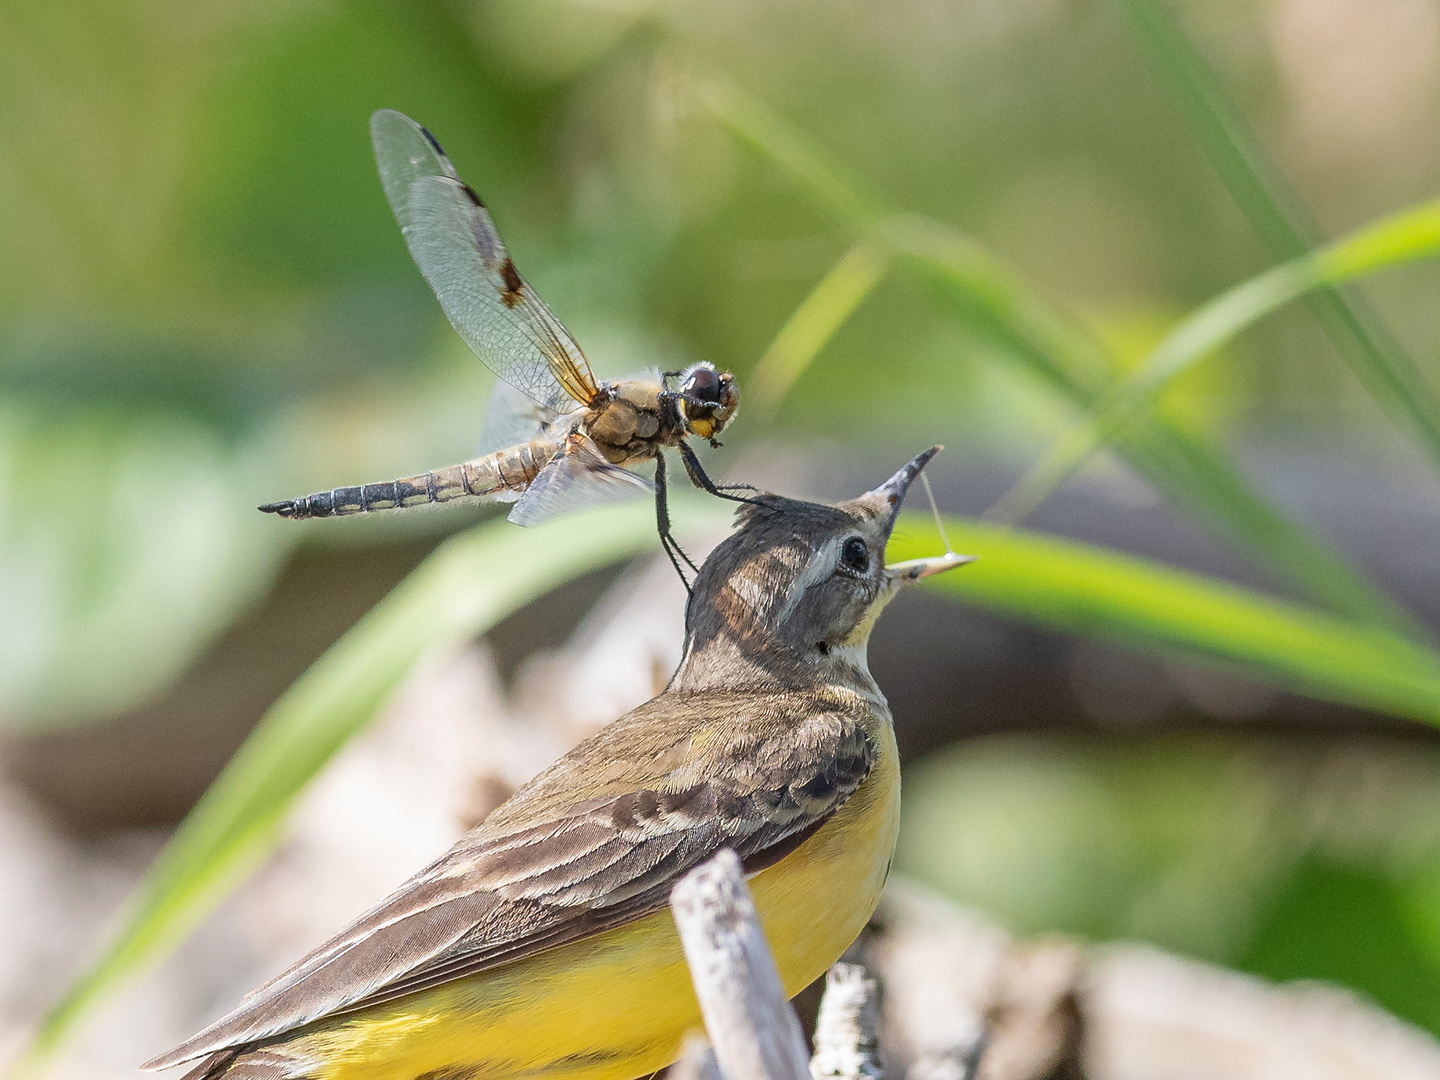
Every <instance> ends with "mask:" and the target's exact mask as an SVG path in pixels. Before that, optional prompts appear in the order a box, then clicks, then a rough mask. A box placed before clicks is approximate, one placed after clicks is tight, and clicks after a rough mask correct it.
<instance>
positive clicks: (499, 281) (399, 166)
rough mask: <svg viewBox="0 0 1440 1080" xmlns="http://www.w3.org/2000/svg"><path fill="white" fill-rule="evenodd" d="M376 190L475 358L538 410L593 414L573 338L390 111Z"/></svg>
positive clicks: (451, 172)
mask: <svg viewBox="0 0 1440 1080" xmlns="http://www.w3.org/2000/svg"><path fill="white" fill-rule="evenodd" d="M370 137H371V140H372V141H373V143H374V145H375V162H376V164H377V165H378V166H379V169H380V182H381V184H382V185H383V186H384V188H385V197H386V198H387V199H389V201H390V208H391V209H392V210H394V211H395V218H396V220H397V221H399V222H400V231H401V232H402V233H403V234H404V236H405V243H406V245H407V246H408V247H409V248H410V254H411V255H412V256H413V257H414V259H415V264H416V265H417V266H418V267H419V268H420V272H421V273H422V274H424V275H425V280H426V281H428V282H429V283H430V287H431V288H432V289H433V290H434V291H435V295H436V297H437V298H439V300H440V306H441V307H442V308H443V309H444V311H445V315H446V317H447V318H449V320H450V325H451V326H453V327H454V328H455V332H456V333H457V334H459V335H460V337H461V338H462V339H463V340H464V342H465V344H467V345H469V346H470V348H471V349H472V350H474V352H475V355H476V356H478V357H480V359H481V360H482V361H483V362H484V363H485V364H486V366H487V367H489V368H490V370H491V371H493V372H495V374H496V375H498V376H499V377H500V378H502V379H504V380H505V381H506V382H508V383H509V384H510V385H511V386H513V387H515V388H516V389H517V390H519V391H521V392H522V393H523V394H525V395H526V396H527V397H529V398H530V399H531V400H532V401H534V402H535V403H536V404H538V405H541V406H544V407H545V408H548V409H550V410H552V411H554V412H557V413H558V412H566V411H569V409H571V408H573V407H574V405H575V404H576V403H578V404H581V405H588V404H589V403H590V402H591V400H592V399H593V398H594V397H595V395H596V393H597V392H598V388H597V386H596V383H595V375H594V373H593V372H592V371H591V370H590V364H589V362H588V361H587V360H586V359H585V354H584V353H582V352H581V351H580V347H579V346H578V345H576V344H575V341H574V339H573V338H571V336H570V333H569V331H567V330H566V329H565V327H564V326H563V325H561V323H560V320H559V319H557V318H556V317H555V314H554V312H552V311H551V310H550V308H549V307H547V306H546V304H545V301H543V300H541V299H540V297H538V296H537V295H536V294H535V290H534V289H532V288H531V287H530V286H529V285H528V284H527V283H526V282H525V280H524V279H523V278H522V277H521V276H520V274H519V273H518V272H517V271H516V269H515V264H514V262H512V261H511V259H510V254H509V252H507V251H506V250H505V244H504V242H503V241H501V239H500V234H499V233H497V232H496V231H495V222H494V221H492V220H491V218H490V213H489V211H488V210H486V209H485V206H484V204H483V203H482V202H481V201H480V197H479V196H478V195H476V194H475V192H474V191H473V190H472V189H471V188H470V187H469V186H468V185H467V184H466V183H465V182H464V181H462V180H461V179H460V177H459V176H458V175H457V174H456V172H455V167H454V166H453V165H451V164H450V159H449V158H447V157H446V156H445V154H444V152H443V151H442V150H441V149H440V145H439V143H437V142H436V141H435V140H434V138H433V137H431V136H430V134H429V132H427V131H426V130H425V129H424V128H423V127H421V126H420V125H419V124H417V123H415V121H413V120H411V119H410V118H409V117H408V116H405V115H404V114H402V113H398V112H395V111H394V110H392V109H381V110H380V111H379V112H377V113H375V115H374V116H372V117H371V118H370Z"/></svg>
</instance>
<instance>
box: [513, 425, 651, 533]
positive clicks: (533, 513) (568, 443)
mask: <svg viewBox="0 0 1440 1080" xmlns="http://www.w3.org/2000/svg"><path fill="white" fill-rule="evenodd" d="M654 490H655V488H654V485H653V484H651V483H650V481H648V480H646V479H645V478H644V477H641V476H636V475H635V474H634V473H632V472H630V471H629V470H628V469H622V468H620V466H618V465H612V464H610V462H608V461H606V460H605V458H604V456H603V455H602V454H601V453H600V451H599V450H598V449H596V446H595V444H594V443H593V442H591V441H590V437H589V436H588V435H586V434H585V433H584V432H580V431H574V432H571V433H570V434H569V435H568V436H566V438H565V448H564V449H563V450H562V451H561V452H560V453H559V454H556V455H555V457H553V458H551V459H550V463H549V464H548V465H546V466H545V467H544V468H543V469H541V470H540V474H539V475H538V476H536V477H535V479H534V481H533V482H532V483H531V484H530V488H529V490H527V491H526V492H525V494H524V495H522V496H521V497H520V501H519V502H517V503H516V504H515V509H513V510H511V511H510V520H511V521H513V522H515V524H517V525H538V524H540V522H542V521H546V520H548V519H549V518H552V517H555V516H557V515H559V514H569V513H572V512H574V511H576V510H584V509H586V508H587V507H591V506H598V505H600V504H601V503H609V502H616V501H618V500H621V499H628V498H632V497H634V496H636V495H640V494H652V493H653V492H654Z"/></svg>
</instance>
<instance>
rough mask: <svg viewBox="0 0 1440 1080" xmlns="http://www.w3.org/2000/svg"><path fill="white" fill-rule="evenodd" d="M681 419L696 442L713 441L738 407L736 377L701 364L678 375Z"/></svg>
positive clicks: (692, 365)
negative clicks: (702, 440)
mask: <svg viewBox="0 0 1440 1080" xmlns="http://www.w3.org/2000/svg"><path fill="white" fill-rule="evenodd" d="M679 407H680V419H681V420H683V421H684V423H685V430H686V431H687V432H689V433H690V434H691V435H694V436H695V437H696V438H699V439H713V438H715V436H717V435H719V434H720V432H721V431H722V430H724V428H725V425H726V424H728V423H729V422H730V420H731V419H732V418H733V417H734V415H735V410H736V409H738V408H739V407H740V391H739V390H738V389H736V386H735V376H734V375H731V374H730V372H728V371H717V370H716V369H715V365H714V364H710V363H706V362H705V361H703V360H702V361H701V362H700V363H698V364H691V365H690V366H689V367H688V368H686V369H685V370H684V371H683V372H681V374H680V400H679Z"/></svg>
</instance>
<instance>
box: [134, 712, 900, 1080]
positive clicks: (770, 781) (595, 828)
mask: <svg viewBox="0 0 1440 1080" xmlns="http://www.w3.org/2000/svg"><path fill="white" fill-rule="evenodd" d="M727 698H728V695H715V694H707V695H705V696H704V698H703V699H701V698H700V697H699V696H696V697H694V698H693V699H692V698H689V697H688V696H687V697H686V698H679V696H678V695H664V696H663V697H662V698H659V699H656V701H655V702H651V703H649V704H648V705H646V706H642V707H641V708H640V709H637V710H635V711H634V712H632V713H630V714H628V715H627V716H625V717H622V718H621V719H620V720H617V721H616V722H615V723H613V724H611V725H610V726H609V727H608V728H606V729H604V730H603V731H601V732H600V733H599V734H598V735H596V736H594V737H593V738H592V739H589V740H587V741H586V742H584V743H582V744H580V746H578V747H576V748H575V749H574V750H572V751H571V752H570V753H569V754H567V755H566V756H565V757H563V758H561V759H560V760H559V761H558V762H556V763H555V764H554V765H552V766H551V767H550V768H549V769H547V770H546V771H545V772H543V773H541V774H540V775H539V776H538V777H536V778H535V780H533V781H532V782H531V783H530V784H528V785H526V786H525V787H524V788H522V789H521V790H520V791H519V792H517V793H516V795H515V796H514V797H513V798H512V799H511V800H510V801H509V802H508V803H506V804H505V805H504V806H502V807H501V808H500V809H498V810H497V811H495V813H493V814H492V815H491V816H490V817H489V818H488V819H486V821H485V822H483V823H482V824H481V825H480V826H478V827H477V828H476V829H474V830H473V831H472V832H471V833H470V834H469V835H468V836H466V837H465V839H463V840H462V841H461V842H460V843H459V844H457V845H456V846H455V847H454V848H452V849H451V850H450V851H449V852H447V853H446V854H445V855H444V856H443V857H441V858H440V859H438V860H436V862H434V863H432V864H431V865H430V866H428V867H427V868H425V869H424V870H422V871H421V872H420V873H419V874H417V875H416V876H415V877H414V878H412V879H411V880H410V881H409V882H407V883H406V884H405V885H404V886H402V887H401V888H400V889H399V890H398V891H397V892H396V893H394V894H393V895H392V896H390V897H389V898H388V899H386V900H384V901H382V902H381V903H380V904H379V905H377V906H376V907H374V908H372V909H371V910H370V911H369V912H367V913H365V914H364V915H363V916H361V918H360V919H358V920H357V921H356V922H355V923H354V924H352V925H351V926H350V927H348V928H347V929H346V930H344V931H342V932H341V933H340V934H338V935H336V937H335V938H333V939H332V940H331V941H329V942H327V943H326V944H324V945H322V946H321V947H320V948H318V949H316V950H315V951H314V952H312V953H311V954H310V955H309V956H307V957H305V958H304V959H303V960H301V961H300V962H299V963H297V964H296V965H295V966H294V967H292V968H291V969H290V970H289V971H287V972H285V973H284V974H282V975H280V976H279V977H277V978H276V979H274V980H273V981H272V982H270V983H269V984H267V985H266V986H264V987H262V988H261V989H259V990H257V991H256V992H255V993H254V994H252V995H250V997H248V998H247V999H246V1000H245V1001H244V1002H243V1003H242V1004H241V1005H240V1007H239V1008H238V1009H236V1010H235V1011H234V1012H232V1013H231V1014H230V1015H228V1016H226V1017H223V1018H222V1019H221V1020H219V1021H217V1022H216V1023H215V1024H213V1025H211V1026H210V1027H209V1028H207V1029H205V1030H204V1031H202V1032H200V1033H199V1034H198V1035H196V1036H195V1037H194V1038H193V1039H191V1040H189V1041H188V1042H186V1043H185V1044H184V1045H182V1046H180V1047H178V1048H176V1049H175V1050H174V1051H172V1052H171V1053H169V1054H166V1055H164V1056H163V1057H160V1058H157V1059H155V1060H154V1061H153V1062H150V1063H148V1064H147V1065H146V1068H166V1067H169V1066H171V1065H176V1064H180V1063H181V1062H184V1061H189V1060H192V1059H194V1058H197V1057H201V1056H205V1055H211V1054H215V1053H218V1052H221V1051H225V1050H228V1049H232V1048H235V1047H245V1046H251V1045H255V1044H257V1043H263V1042H265V1041H267V1040H271V1039H274V1038H276V1037H278V1036H281V1035H283V1034H284V1033H286V1032H288V1031H290V1030H293V1029H294V1028H296V1027H300V1026H302V1025H304V1024H307V1023H311V1022H313V1021H315V1020H318V1019H320V1018H322V1017H326V1016H332V1015H337V1014H343V1013H349V1012H354V1011H356V1010H358V1009H364V1008H368V1007H370V1006H373V1005H377V1004H380V1003H383V1002H386V1001H391V1000H394V999H396V998H398V997H402V996H404V995H406V994H411V993H415V992H416V991H419V990H424V989H428V988H430V987H433V986H436V985H439V984H441V983H445V982H449V981H451V980H453V979H459V978H463V977H465V976H468V975H473V974H476V973H478V972H482V971H485V970H488V969H489V968H492V967H495V966H497V965H499V964H502V963H509V962H512V961H514V960H517V959H521V958H523V957H526V956H531V955H534V954H535V953H537V952H540V951H542V950H544V949H549V948H554V947H555V946H557V945H561V944H564V943H566V942H570V941H575V940H578V939H580V938H584V937H588V936H590V935H593V934H597V933H600V932H603V931H604V930H608V929H611V928H613V927H616V926H621V925H624V924H625V923H627V922H631V921H633V920H635V919H638V918H641V917H643V916H645V915H648V914H650V913H652V912H655V911H659V910H661V909H663V908H664V907H665V905H666V903H667V902H668V899H669V892H670V888H671V886H672V885H673V884H674V882H675V881H676V880H677V879H678V878H679V877H680V876H681V875H683V874H684V873H685V872H687V871H688V870H689V869H691V868H692V867H694V866H697V865H699V864H700V863H701V862H704V861H705V860H706V859H708V858H709V857H710V856H711V855H713V854H714V853H715V852H716V851H718V850H720V849H721V848H722V847H730V848H734V849H735V851H736V852H737V854H739V855H740V857H741V858H742V859H743V860H745V861H746V865H747V867H749V868H751V869H752V870H753V869H755V868H758V867H759V866H763V865H768V864H769V863H771V862H774V861H776V860H777V859H778V858H779V857H781V856H783V854H785V853H787V852H788V851H789V850H791V849H792V848H793V846H795V845H796V844H797V843H798V841H799V840H801V839H803V838H804V836H806V835H808V834H809V833H810V832H811V831H813V829H815V828H817V827H818V826H819V825H820V824H822V823H823V822H824V821H825V820H827V819H828V818H829V816H830V815H831V814H833V813H834V812H835V811H836V810H837V809H838V808H839V807H840V806H841V805H842V804H843V803H844V802H845V800H846V799H847V798H849V796H850V795H851V794H852V793H853V792H854V791H855V790H856V789H857V788H858V787H859V786H860V784H861V783H862V782H863V781H864V779H865V777H866V776H867V775H868V774H869V772H870V769H871V767H872V765H873V762H874V747H873V746H872V745H871V743H870V741H869V739H868V738H867V737H866V735H865V733H864V731H863V729H862V728H861V726H860V725H859V723H858V722H857V721H856V720H854V719H853V718H849V717H846V716H844V715H841V714H839V713H836V712H834V711H828V710H827V709H825V708H821V707H818V706H816V705H814V704H810V705H808V706H807V705H806V704H805V703H797V702H796V701H794V700H793V699H786V698H778V697H777V698H774V699H766V700H762V701H758V702H757V700H756V699H755V698H754V697H753V696H740V695H736V696H735V697H734V698H733V699H730V700H727ZM657 702H660V703H663V704H659V705H657ZM581 776H584V777H587V778H589V781H590V783H591V785H592V786H591V789H590V790H589V791H587V792H585V794H584V797H580V798H577V797H576V796H577V777H581ZM597 776H599V777H600V778H601V779H600V781H599V782H598V783H596V781H595V778H596V777H597Z"/></svg>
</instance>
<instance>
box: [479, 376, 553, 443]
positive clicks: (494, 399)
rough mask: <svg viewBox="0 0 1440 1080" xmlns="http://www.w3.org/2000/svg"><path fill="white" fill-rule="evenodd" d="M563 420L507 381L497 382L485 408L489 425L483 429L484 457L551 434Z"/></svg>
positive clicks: (486, 420) (486, 421)
mask: <svg viewBox="0 0 1440 1080" xmlns="http://www.w3.org/2000/svg"><path fill="white" fill-rule="evenodd" d="M557 419H559V417H558V416H557V415H556V414H555V413H554V412H553V411H552V410H550V409H547V408H545V407H543V406H541V405H537V404H536V403H535V402H534V401H532V400H531V399H530V397H529V396H528V395H526V394H522V393H521V392H520V391H519V390H517V389H515V387H513V386H511V385H510V384H509V383H507V382H503V381H501V382H496V384H495V389H494V390H492V391H491V392H490V404H489V405H487V406H486V407H485V425H484V426H483V427H482V428H481V429H480V450H479V452H480V453H481V454H493V453H494V452H495V451H496V450H504V449H505V448H506V447H510V446H516V445H519V444H520V443H526V442H529V441H530V440H531V439H537V438H539V437H540V436H542V435H547V434H549V433H550V425H551V424H553V423H554V422H555V421H556V420H557Z"/></svg>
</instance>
